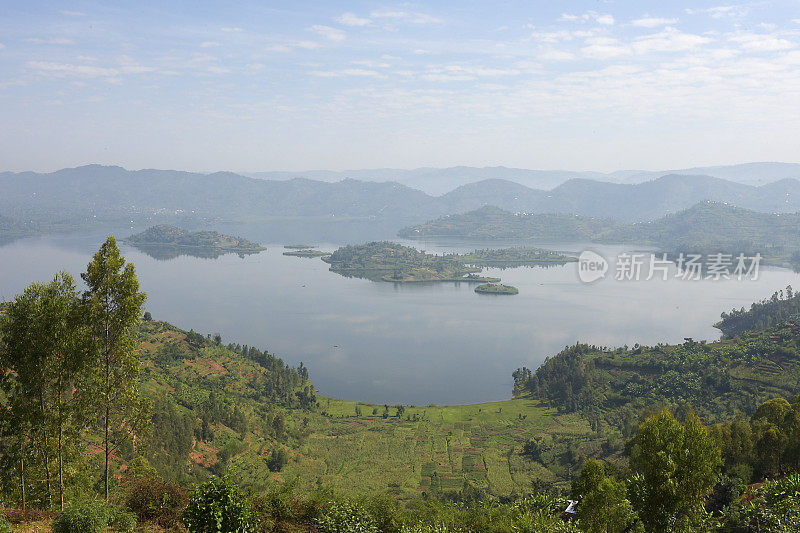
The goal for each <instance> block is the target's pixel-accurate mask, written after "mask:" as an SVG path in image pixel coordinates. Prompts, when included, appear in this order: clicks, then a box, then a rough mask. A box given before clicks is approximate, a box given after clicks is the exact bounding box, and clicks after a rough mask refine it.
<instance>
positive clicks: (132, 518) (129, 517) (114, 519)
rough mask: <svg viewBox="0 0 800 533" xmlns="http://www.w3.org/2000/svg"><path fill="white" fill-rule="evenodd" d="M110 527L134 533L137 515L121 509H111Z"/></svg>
mask: <svg viewBox="0 0 800 533" xmlns="http://www.w3.org/2000/svg"><path fill="white" fill-rule="evenodd" d="M108 525H109V526H110V527H111V528H113V529H114V530H116V531H133V529H134V528H135V527H136V515H135V514H133V513H132V512H130V511H128V510H126V509H122V508H120V507H109V508H108Z"/></svg>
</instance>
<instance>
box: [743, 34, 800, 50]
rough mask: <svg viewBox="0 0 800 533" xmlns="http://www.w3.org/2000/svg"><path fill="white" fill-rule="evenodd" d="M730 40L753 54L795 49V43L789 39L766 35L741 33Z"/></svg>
mask: <svg viewBox="0 0 800 533" xmlns="http://www.w3.org/2000/svg"><path fill="white" fill-rule="evenodd" d="M730 40H731V41H733V42H736V43H739V44H740V45H741V47H742V48H744V49H745V50H748V51H751V52H776V51H779V50H788V49H790V48H794V47H795V45H794V43H792V42H791V41H788V40H787V39H782V38H780V37H777V36H776V35H770V34H765V33H739V34H736V35H734V36H732V37H730Z"/></svg>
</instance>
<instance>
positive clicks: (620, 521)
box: [577, 476, 641, 533]
mask: <svg viewBox="0 0 800 533" xmlns="http://www.w3.org/2000/svg"><path fill="white" fill-rule="evenodd" d="M626 490H627V489H626V487H625V483H623V482H621V481H617V480H615V479H613V478H611V477H605V476H604V477H603V478H602V479H601V480H600V481H599V482H598V484H597V486H596V487H594V488H593V490H591V491H590V492H588V493H586V494H585V496H584V497H583V499H582V500H581V501H580V505H579V506H578V516H577V518H578V527H580V529H581V530H582V531H587V532H589V533H623V532H629V531H633V527H634V525H639V528H641V525H640V524H639V523H638V517H637V515H636V513H635V512H634V510H633V506H632V505H631V502H630V501H629V500H628V497H627V494H626Z"/></svg>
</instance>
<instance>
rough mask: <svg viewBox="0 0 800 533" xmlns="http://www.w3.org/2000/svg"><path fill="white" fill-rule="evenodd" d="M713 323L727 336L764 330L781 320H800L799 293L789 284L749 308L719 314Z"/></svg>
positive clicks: (795, 321) (781, 321)
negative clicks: (717, 320) (719, 318)
mask: <svg viewBox="0 0 800 533" xmlns="http://www.w3.org/2000/svg"><path fill="white" fill-rule="evenodd" d="M720 317H721V318H722V320H720V321H719V322H717V323H716V324H714V327H715V328H717V329H719V330H720V331H721V332H722V334H723V335H724V336H725V337H727V338H731V337H735V336H737V335H741V334H742V333H744V332H745V331H748V330H764V329H767V328H769V327H772V326H775V325H776V324H780V323H783V322H792V323H798V322H800V293H795V292H794V291H793V290H792V287H791V286H788V287H786V290H785V291H784V290H780V291H778V292H776V293H774V294H773V295H772V296H771V297H770V298H768V299H764V300H761V301H760V302H755V303H753V304H752V305H750V309H748V310H745V308H744V307H742V308H741V309H733V310H731V311H730V312H728V313H722V315H720Z"/></svg>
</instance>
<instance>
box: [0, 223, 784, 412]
mask: <svg viewBox="0 0 800 533" xmlns="http://www.w3.org/2000/svg"><path fill="white" fill-rule="evenodd" d="M215 229H217V230H218V231H221V232H223V233H236V234H239V235H242V236H243V237H245V238H247V239H251V240H254V241H258V242H262V243H268V242H270V241H267V240H266V239H261V238H259V237H258V236H257V235H255V234H252V233H249V232H246V231H225V230H224V228H215ZM373 229H374V228H373ZM135 231H141V229H134V228H122V229H120V230H119V231H116V232H115V233H116V234H117V236H122V237H125V236H127V235H130V234H131V233H135ZM305 232H306V230H305V229H304V231H303V233H304V235H297V234H289V233H288V232H283V233H282V234H281V235H280V236H277V237H276V240H277V243H279V244H280V245H278V246H275V245H271V244H270V245H268V249H267V250H266V251H263V252H261V253H258V254H254V255H248V256H246V257H243V258H239V257H237V256H235V255H231V254H228V255H222V256H219V257H217V258H214V259H212V258H208V257H196V256H189V255H178V256H177V257H174V258H173V259H171V260H167V261H165V260H161V259H157V258H155V257H153V256H151V255H149V254H147V253H146V252H144V251H141V250H138V249H136V248H133V247H130V246H126V245H123V246H122V249H123V253H124V254H125V255H126V257H127V258H128V259H129V260H131V261H132V262H133V263H134V264H135V265H136V271H137V275H138V276H139V279H140V282H141V285H142V288H143V289H144V290H145V291H147V293H148V301H147V309H148V310H149V311H150V312H151V313H152V314H153V316H154V318H156V319H161V320H168V321H170V322H172V323H174V324H176V325H178V326H179V327H182V328H185V329H187V330H188V329H189V328H193V329H194V330H195V331H200V332H203V333H215V332H219V333H221V334H222V336H223V341H224V342H238V343H240V344H248V345H253V346H257V347H259V348H265V349H268V350H269V351H270V352H272V353H275V354H276V355H278V356H280V357H282V358H283V359H284V360H285V361H287V363H289V364H291V365H293V366H296V365H297V364H299V362H300V361H303V362H304V363H305V364H306V365H307V366H308V367H309V368H310V372H311V378H312V380H313V381H314V383H315V384H316V385H317V387H318V388H319V389H320V392H321V394H324V395H330V396H335V397H341V398H346V399H354V400H355V399H358V400H365V401H373V402H378V403H405V404H418V405H420V404H423V405H424V404H427V403H438V404H447V403H465V402H477V401H488V400H498V399H504V398H508V397H509V395H510V393H511V386H512V380H511V372H512V371H513V370H514V369H515V368H517V367H520V366H523V365H525V366H527V367H529V368H535V367H536V366H538V365H539V364H540V363H541V362H542V361H543V360H544V358H545V357H547V356H549V355H553V354H555V353H557V352H558V351H559V350H561V349H562V348H563V347H564V346H566V345H569V344H573V343H575V342H577V341H580V342H588V343H592V344H597V345H606V346H621V345H625V344H627V345H633V344H634V343H637V342H638V343H641V344H655V343H658V342H668V343H674V342H682V340H683V338H684V337H692V338H694V339H697V340H700V339H717V338H719V332H718V331H717V330H715V329H714V328H713V327H712V324H713V323H714V322H716V321H717V320H718V319H719V315H720V313H721V312H722V311H729V310H730V309H732V308H740V307H743V306H744V307H749V305H750V303H751V302H753V301H756V300H760V299H761V298H764V297H767V296H769V295H770V294H772V293H773V292H775V291H776V290H779V289H782V288H784V287H786V286H787V285H790V284H791V285H794V286H798V281H797V280H798V276H797V274H795V273H793V272H792V271H791V270H787V269H770V268H765V269H764V270H763V271H762V272H761V275H760V276H759V279H758V280H757V281H735V280H731V281H719V282H712V281H698V282H689V281H682V280H679V279H674V278H670V279H669V280H668V281H661V280H660V279H653V280H651V281H640V282H623V281H616V280H614V279H613V278H612V279H606V280H602V281H599V282H596V283H593V284H590V285H589V284H584V283H581V282H580V281H579V280H578V276H577V270H576V265H575V264H574V263H570V264H567V265H563V266H557V267H551V268H546V269H545V268H511V269H505V270H501V269H499V268H488V269H485V270H484V274H485V275H487V276H496V277H499V278H501V279H502V282H503V283H506V284H509V285H514V286H515V287H518V288H519V291H520V293H519V295H518V296H515V297H514V298H506V299H501V298H480V297H479V295H476V294H475V293H474V292H473V287H472V286H470V284H467V283H433V284H395V283H385V282H373V281H368V280H363V279H357V278H346V277H342V276H339V275H338V274H336V273H333V272H330V271H329V270H328V265H327V264H326V263H324V262H323V261H322V260H320V259H298V258H294V257H287V256H284V255H282V253H283V252H284V251H285V249H284V248H283V244H288V243H292V242H316V243H320V245H319V247H318V249H320V250H323V251H328V252H330V251H333V250H335V249H336V248H337V247H338V246H339V245H341V244H344V243H343V242H341V241H335V242H332V241H323V240H322V239H321V238H320V237H319V236H316V237H315V236H314V235H311V234H310V233H309V234H305ZM375 233H378V235H375ZM105 235H106V232H104V231H97V232H89V233H79V234H71V235H56V236H46V237H37V238H28V239H23V240H18V241H15V242H13V243H11V244H8V245H6V246H2V247H0V299H8V298H11V297H13V295H15V294H17V293H18V292H20V291H21V290H22V289H24V287H25V286H27V285H28V284H29V283H30V282H32V281H46V280H48V279H51V278H52V276H53V274H54V273H55V272H56V271H57V270H59V269H66V270H68V271H69V272H71V273H72V274H73V275H75V276H76V277H77V276H78V274H80V273H81V272H83V271H84V270H85V268H86V264H87V263H88V261H89V259H90V258H91V255H92V254H93V253H94V252H95V251H96V250H97V248H98V247H99V246H100V244H101V243H102V241H103V239H104V238H105ZM278 237H279V238H278ZM348 238H349V237H348ZM381 238H391V236H390V235H380V231H375V232H372V233H369V232H368V233H366V234H365V236H364V237H363V238H358V236H355V237H354V238H353V240H350V241H349V242H351V243H356V242H364V241H366V240H377V239H381ZM273 242H275V241H273ZM400 242H402V243H403V244H407V245H412V246H415V247H417V248H419V249H426V250H428V251H429V252H435V253H442V252H448V253H449V252H465V251H470V250H474V249H476V248H482V247H483V248H485V247H486V246H495V247H507V246H510V245H514V244H515V243H513V242H503V243H485V242H475V241H472V242H470V241H463V240H461V241H423V242H409V241H400ZM345 243H346V242H345ZM537 245H538V246H540V247H542V248H551V249H555V250H565V251H568V252H574V253H579V252H580V251H582V250H583V249H585V248H586V245H584V244H580V243H577V244H576V243H566V244H565V243H550V244H549V245H548V244H547V243H540V244H537ZM592 248H593V249H596V250H598V251H599V252H601V253H602V254H603V255H604V256H605V257H614V256H616V255H618V253H619V252H620V251H622V250H623V249H624V247H613V246H607V247H598V246H593V247H592ZM673 273H674V271H673Z"/></svg>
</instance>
